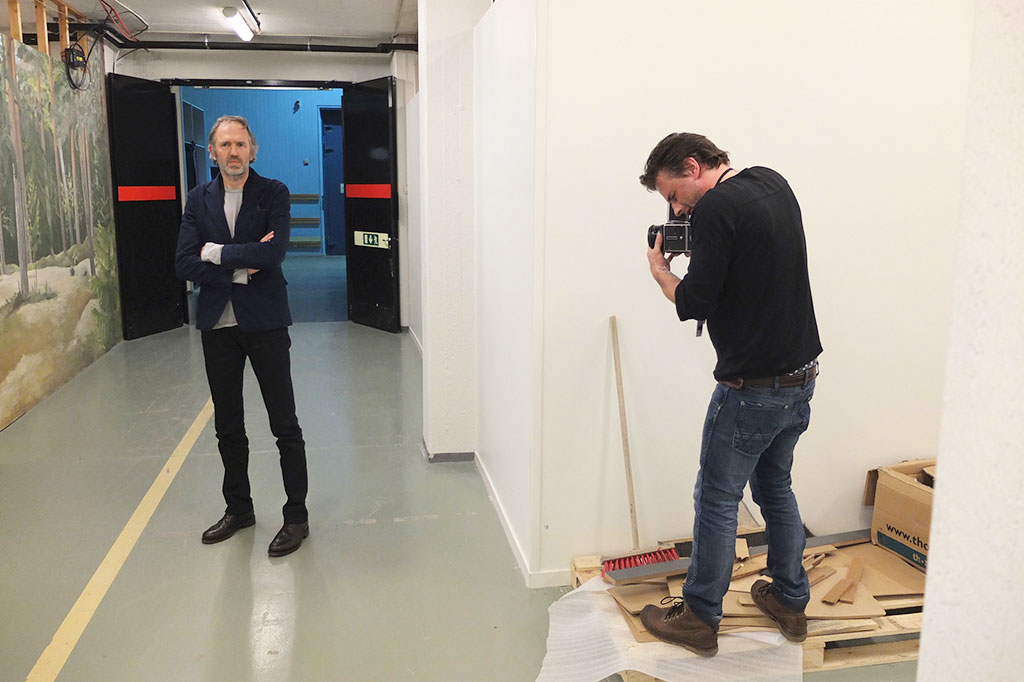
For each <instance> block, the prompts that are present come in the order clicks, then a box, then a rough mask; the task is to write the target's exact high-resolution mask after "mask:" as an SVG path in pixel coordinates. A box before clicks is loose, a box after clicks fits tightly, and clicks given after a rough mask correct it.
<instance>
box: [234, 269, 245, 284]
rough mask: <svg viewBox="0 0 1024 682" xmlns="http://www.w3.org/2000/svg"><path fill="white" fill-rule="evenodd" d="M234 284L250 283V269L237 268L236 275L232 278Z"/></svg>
mask: <svg viewBox="0 0 1024 682" xmlns="http://www.w3.org/2000/svg"><path fill="white" fill-rule="evenodd" d="M231 283H232V284H248V283H249V269H248V268H237V269H236V270H235V273H234V274H233V275H232V276H231Z"/></svg>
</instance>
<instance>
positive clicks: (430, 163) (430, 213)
mask: <svg viewBox="0 0 1024 682" xmlns="http://www.w3.org/2000/svg"><path fill="white" fill-rule="evenodd" d="M488 7H490V2H489V0H472V1H467V0H421V2H420V5H419V11H418V13H417V16H418V18H419V50H420V60H419V69H420V95H419V101H420V132H421V138H420V139H421V143H420V190H421V198H420V217H421V234H420V238H421V247H422V250H421V256H422V263H421V265H422V268H423V269H422V297H423V336H422V338H421V339H420V340H421V341H422V345H423V440H424V443H425V445H426V448H427V451H428V453H429V454H431V455H436V454H447V453H468V452H474V451H475V450H476V446H477V434H476V422H477V413H476V321H475V300H476V299H475V294H474V281H473V273H474V266H473V253H474V249H475V246H474V226H473V36H472V30H473V26H474V25H475V24H476V22H477V21H478V20H479V19H480V17H481V16H483V14H484V12H485V11H486V10H487V8H488Z"/></svg>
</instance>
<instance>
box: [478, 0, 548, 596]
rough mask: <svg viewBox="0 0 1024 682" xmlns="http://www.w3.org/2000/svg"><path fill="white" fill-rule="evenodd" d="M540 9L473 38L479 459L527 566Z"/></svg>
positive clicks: (482, 27)
mask: <svg viewBox="0 0 1024 682" xmlns="http://www.w3.org/2000/svg"><path fill="white" fill-rule="evenodd" d="M535 30H536V3H535V2H533V0H517V1H516V2H499V3H496V4H495V5H494V6H493V7H492V8H491V9H490V10H489V11H488V12H487V14H486V15H485V16H484V18H483V19H482V20H481V21H480V23H479V24H477V26H476V29H475V31H474V35H473V37H474V44H475V46H476V49H475V63H474V70H475V89H474V115H475V118H474V130H475V135H476V136H475V141H474V157H475V166H476V168H475V177H476V186H475V196H476V206H475V210H476V218H475V223H476V230H475V233H476V317H477V334H478V341H481V342H480V343H479V344H478V347H477V359H478V367H479V370H478V377H479V394H478V396H479V397H478V410H479V444H478V447H477V462H478V463H479V466H480V468H481V470H482V472H483V475H484V478H485V480H486V481H487V482H488V484H489V486H490V489H491V495H492V497H493V499H494V500H495V503H496V505H497V506H498V508H499V514H500V516H501V518H502V519H503V521H504V523H505V530H506V533H508V535H509V539H510V542H511V544H512V547H513V550H514V551H515V553H516V555H517V560H518V562H519V566H520V568H521V569H522V570H523V572H524V573H525V574H526V576H525V577H527V579H528V576H529V572H530V557H535V556H536V545H537V533H536V531H535V525H536V510H537V507H536V502H537V496H536V493H535V490H536V487H537V486H536V482H535V481H534V475H533V474H534V471H533V461H534V460H533V453H534V451H535V449H536V444H537V443H536V441H537V438H538V437H539V433H540V432H539V426H540V425H539V420H538V419H536V417H535V412H536V411H537V410H536V407H537V406H538V404H539V403H538V398H539V381H538V380H539V375H538V372H537V370H538V369H539V363H538V362H537V360H538V359H539V358H540V352H541V348H540V347H539V344H538V343H536V339H537V338H539V337H538V335H537V334H536V327H535V325H534V320H533V316H534V298H535V292H536V291H537V290H538V289H539V286H537V284H539V283H535V281H534V279H535V274H536V269H535V267H534V249H535V230H534V208H535V205H534V189H535V173H534V163H535V160H536V154H535V151H534V148H535V137H534V117H535V116H536V79H535V72H536V68H537V62H536V43H535V40H534V32H535Z"/></svg>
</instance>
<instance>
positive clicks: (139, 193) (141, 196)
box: [117, 185, 178, 201]
mask: <svg viewBox="0 0 1024 682" xmlns="http://www.w3.org/2000/svg"><path fill="white" fill-rule="evenodd" d="M177 198H178V188H177V187H175V186H174V185H167V186H160V185H143V186H140V185H135V186H131V185H121V186H119V187H118V188H117V200H118V201H173V200H175V199H177Z"/></svg>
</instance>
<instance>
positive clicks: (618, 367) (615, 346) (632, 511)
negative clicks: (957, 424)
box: [608, 315, 640, 551]
mask: <svg viewBox="0 0 1024 682" xmlns="http://www.w3.org/2000/svg"><path fill="white" fill-rule="evenodd" d="M608 326H609V327H610V329H611V333H612V359H613V360H614V364H615V391H616V395H617V396H618V404H619V434H620V435H621V436H622V463H623V465H624V466H625V468H626V493H627V494H628V495H629V499H628V501H629V528H630V531H631V532H632V533H633V550H634V551H635V550H638V549H640V533H639V531H638V530H637V525H636V500H635V499H634V495H633V465H632V464H631V463H630V457H629V430H628V429H627V428H626V396H625V393H623V390H622V362H621V361H620V359H619V326H618V324H617V323H616V320H615V316H614V315H612V316H611V317H609V318H608Z"/></svg>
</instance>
